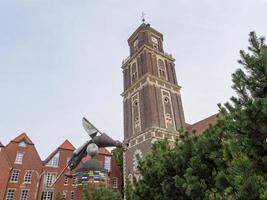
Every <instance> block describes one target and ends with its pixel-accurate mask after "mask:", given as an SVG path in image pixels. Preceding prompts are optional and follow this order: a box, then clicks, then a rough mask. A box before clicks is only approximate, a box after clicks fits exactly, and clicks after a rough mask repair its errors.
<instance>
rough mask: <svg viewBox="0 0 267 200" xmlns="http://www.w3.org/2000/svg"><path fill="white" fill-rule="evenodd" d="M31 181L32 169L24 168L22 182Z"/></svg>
mask: <svg viewBox="0 0 267 200" xmlns="http://www.w3.org/2000/svg"><path fill="white" fill-rule="evenodd" d="M31 181H32V170H26V171H25V175H24V183H31Z"/></svg>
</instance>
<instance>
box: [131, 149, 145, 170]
mask: <svg viewBox="0 0 267 200" xmlns="http://www.w3.org/2000/svg"><path fill="white" fill-rule="evenodd" d="M142 157H143V155H142V152H141V150H140V149H136V150H135V152H134V154H133V171H137V170H138V169H137V167H138V164H139V161H140V160H141V159H142Z"/></svg>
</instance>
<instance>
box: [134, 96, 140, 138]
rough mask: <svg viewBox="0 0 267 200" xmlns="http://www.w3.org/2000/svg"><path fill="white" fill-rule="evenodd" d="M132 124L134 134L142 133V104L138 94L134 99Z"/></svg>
mask: <svg viewBox="0 0 267 200" xmlns="http://www.w3.org/2000/svg"><path fill="white" fill-rule="evenodd" d="M132 124H133V125H132V126H133V134H136V133H138V132H140V131H141V119H140V102H139V94H138V93H136V94H135V95H134V96H133V97H132Z"/></svg>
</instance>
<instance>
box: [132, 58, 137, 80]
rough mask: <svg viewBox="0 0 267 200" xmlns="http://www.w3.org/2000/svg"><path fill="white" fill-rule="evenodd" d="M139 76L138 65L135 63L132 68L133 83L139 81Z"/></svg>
mask: <svg viewBox="0 0 267 200" xmlns="http://www.w3.org/2000/svg"><path fill="white" fill-rule="evenodd" d="M137 76H138V74H137V65H136V63H133V64H132V66H131V81H132V83H134V82H135V81H136V80H137V78H138V77H137Z"/></svg>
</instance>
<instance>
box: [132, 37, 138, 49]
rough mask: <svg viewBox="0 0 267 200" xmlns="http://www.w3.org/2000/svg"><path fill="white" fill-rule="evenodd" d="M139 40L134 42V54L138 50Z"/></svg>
mask: <svg viewBox="0 0 267 200" xmlns="http://www.w3.org/2000/svg"><path fill="white" fill-rule="evenodd" d="M138 42H139V41H138V38H136V39H135V40H134V42H133V48H134V52H135V51H136V50H137V48H138Z"/></svg>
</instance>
